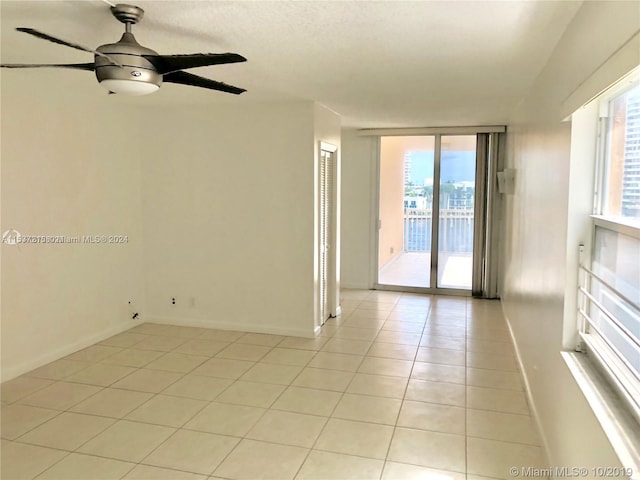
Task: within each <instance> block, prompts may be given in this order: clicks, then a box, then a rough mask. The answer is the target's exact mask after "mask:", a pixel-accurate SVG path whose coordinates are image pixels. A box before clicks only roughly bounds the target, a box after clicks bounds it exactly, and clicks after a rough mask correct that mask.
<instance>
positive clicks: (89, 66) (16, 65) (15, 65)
mask: <svg viewBox="0 0 640 480" xmlns="http://www.w3.org/2000/svg"><path fill="white" fill-rule="evenodd" d="M47 67H52V68H71V69H74V70H89V71H94V70H95V69H96V65H95V63H5V64H2V65H0V68H47Z"/></svg>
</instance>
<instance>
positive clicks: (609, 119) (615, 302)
mask: <svg viewBox="0 0 640 480" xmlns="http://www.w3.org/2000/svg"><path fill="white" fill-rule="evenodd" d="M638 73H640V72H636V74H635V76H629V77H627V78H625V79H624V81H623V82H620V83H619V84H618V85H616V86H614V87H612V88H611V89H610V90H609V91H607V92H605V93H604V94H602V95H601V96H600V98H599V99H597V100H596V101H599V112H600V124H599V138H600V142H601V143H600V150H599V158H598V160H597V162H598V163H597V167H596V170H597V172H598V173H597V175H596V185H595V189H594V191H595V204H594V205H595V208H594V215H593V219H592V227H591V238H592V249H591V252H584V258H583V259H582V261H581V266H580V287H579V301H578V317H579V318H578V326H579V336H580V339H581V342H582V348H583V349H584V350H585V351H586V352H587V354H588V356H589V357H591V358H594V359H595V360H597V362H596V363H597V364H598V365H599V366H600V367H601V370H602V372H603V373H604V374H605V376H606V377H607V378H608V379H609V381H610V383H611V384H612V385H613V386H614V387H615V388H616V390H617V391H618V393H619V394H620V397H621V398H622V399H623V400H625V401H626V403H627V404H628V406H629V407H630V411H631V412H632V413H633V414H634V415H635V416H636V418H637V419H639V420H640V75H639V74H638Z"/></svg>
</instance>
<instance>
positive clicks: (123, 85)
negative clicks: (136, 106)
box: [100, 79, 160, 96]
mask: <svg viewBox="0 0 640 480" xmlns="http://www.w3.org/2000/svg"><path fill="white" fill-rule="evenodd" d="M100 85H101V86H102V87H103V88H105V89H107V90H108V91H109V92H113V93H118V94H122V95H131V96H140V95H149V94H151V93H154V92H157V91H158V90H159V89H160V86H159V85H156V84H155V83H145V82H139V81H136V80H119V79H105V80H102V81H101V82H100Z"/></svg>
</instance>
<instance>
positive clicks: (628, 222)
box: [591, 215, 640, 239]
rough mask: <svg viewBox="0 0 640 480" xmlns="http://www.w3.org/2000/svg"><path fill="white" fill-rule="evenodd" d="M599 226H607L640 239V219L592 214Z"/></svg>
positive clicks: (595, 223)
mask: <svg viewBox="0 0 640 480" xmlns="http://www.w3.org/2000/svg"><path fill="white" fill-rule="evenodd" d="M591 218H593V223H594V225H596V226H597V227H602V228H606V229H608V230H612V231H614V232H618V233H622V234H623V235H628V236H629V237H633V238H637V239H640V219H635V218H626V217H611V216H607V215H591Z"/></svg>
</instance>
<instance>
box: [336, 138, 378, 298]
mask: <svg viewBox="0 0 640 480" xmlns="http://www.w3.org/2000/svg"><path fill="white" fill-rule="evenodd" d="M377 156H378V142H377V139H376V138H374V137H361V136H358V134H357V131H356V130H348V129H344V130H343V131H342V157H341V159H342V168H341V175H342V191H341V199H342V212H341V217H342V218H341V222H340V225H341V229H342V235H341V241H342V243H341V258H340V272H341V282H342V286H343V287H347V288H370V287H371V286H373V281H374V273H373V266H372V264H373V262H372V258H373V256H372V255H373V253H372V252H373V249H374V248H375V247H374V245H375V237H374V235H375V223H376V222H375V218H374V215H373V210H372V205H373V204H374V202H375V198H376V197H375V194H374V189H373V188H371V186H372V184H373V182H374V181H375V180H374V179H375V176H376V162H377Z"/></svg>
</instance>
